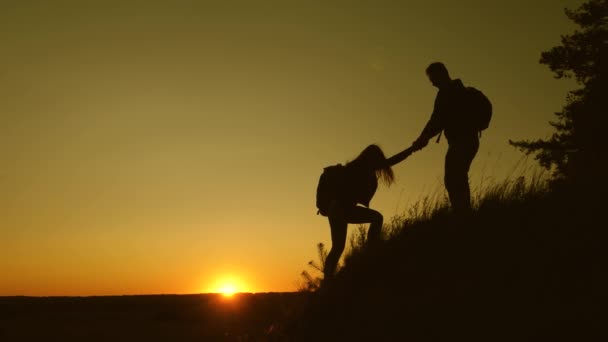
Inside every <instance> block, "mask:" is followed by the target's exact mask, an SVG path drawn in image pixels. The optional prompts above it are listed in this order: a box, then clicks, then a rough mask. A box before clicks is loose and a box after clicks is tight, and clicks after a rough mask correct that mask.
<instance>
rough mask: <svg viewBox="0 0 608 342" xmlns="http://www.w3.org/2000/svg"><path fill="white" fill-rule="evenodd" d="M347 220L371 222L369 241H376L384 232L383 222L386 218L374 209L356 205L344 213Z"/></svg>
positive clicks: (351, 221) (368, 232) (368, 233)
mask: <svg viewBox="0 0 608 342" xmlns="http://www.w3.org/2000/svg"><path fill="white" fill-rule="evenodd" d="M344 216H345V219H346V222H348V223H369V224H370V225H369V230H368V231H367V241H368V242H375V241H378V240H380V234H381V232H382V224H383V222H384V218H383V217H382V214H380V213H379V212H377V211H376V210H374V209H370V208H365V207H359V206H354V207H350V208H347V209H346V210H345V213H344Z"/></svg>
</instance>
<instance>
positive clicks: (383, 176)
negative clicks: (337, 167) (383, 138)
mask: <svg viewBox="0 0 608 342" xmlns="http://www.w3.org/2000/svg"><path fill="white" fill-rule="evenodd" d="M348 164H351V165H357V166H360V167H365V168H369V169H372V170H373V171H374V172H375V173H376V178H377V179H379V180H380V181H382V183H384V184H385V185H386V186H391V184H393V183H394V182H395V174H394V173H393V169H392V168H391V166H390V165H389V164H388V162H387V160H386V156H385V155H384V152H382V149H381V148H380V146H378V145H376V144H372V145H369V146H367V147H366V148H365V149H364V150H363V152H361V154H359V156H358V157H357V158H355V159H354V160H353V161H351V162H350V163H348Z"/></svg>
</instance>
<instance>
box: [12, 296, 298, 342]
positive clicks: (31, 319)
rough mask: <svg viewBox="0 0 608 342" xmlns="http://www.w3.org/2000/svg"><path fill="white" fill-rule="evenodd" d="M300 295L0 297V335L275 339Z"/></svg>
mask: <svg viewBox="0 0 608 342" xmlns="http://www.w3.org/2000/svg"><path fill="white" fill-rule="evenodd" d="M305 296H306V294H303V293H262V294H235V295H234V296H232V297H223V296H222V295H215V294H200V295H154V296H152V295H151V296H120V297H48V298H34V297H0V341H3V342H12V341H264V340H280V339H281V336H282V332H281V330H282V328H283V326H284V323H285V322H286V321H287V320H288V319H289V317H290V316H292V314H293V312H294V310H296V309H297V308H298V307H300V306H301V305H302V303H303V302H304V301H305V299H306V298H305Z"/></svg>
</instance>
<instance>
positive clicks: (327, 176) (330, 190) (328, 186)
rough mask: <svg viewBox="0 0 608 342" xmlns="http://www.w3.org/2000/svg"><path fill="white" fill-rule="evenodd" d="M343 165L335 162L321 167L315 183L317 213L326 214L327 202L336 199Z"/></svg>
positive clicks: (340, 186)
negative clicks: (321, 170) (320, 172)
mask: <svg viewBox="0 0 608 342" xmlns="http://www.w3.org/2000/svg"><path fill="white" fill-rule="evenodd" d="M344 168H345V167H344V165H342V164H337V165H332V166H328V167H326V168H324V169H323V173H322V174H321V177H319V184H318V185H317V209H319V210H318V211H317V215H318V214H319V213H320V214H321V215H323V216H327V212H328V209H329V204H330V203H331V201H332V200H334V199H336V198H337V197H338V196H339V194H340V191H341V189H342V184H343V182H344Z"/></svg>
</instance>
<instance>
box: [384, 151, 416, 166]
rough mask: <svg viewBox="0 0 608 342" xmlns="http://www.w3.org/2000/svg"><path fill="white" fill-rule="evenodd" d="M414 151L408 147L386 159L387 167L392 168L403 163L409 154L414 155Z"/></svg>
mask: <svg viewBox="0 0 608 342" xmlns="http://www.w3.org/2000/svg"><path fill="white" fill-rule="evenodd" d="M414 151H416V150H415V149H414V147H413V146H410V147H408V148H406V149H405V150H403V151H401V152H399V153H397V154H395V155H394V156H392V157H390V158H388V159H387V160H386V161H387V162H388V165H389V166H393V165H395V164H398V163H400V162H402V161H404V160H405V158H407V157H409V156H410V154H412V153H414Z"/></svg>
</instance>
